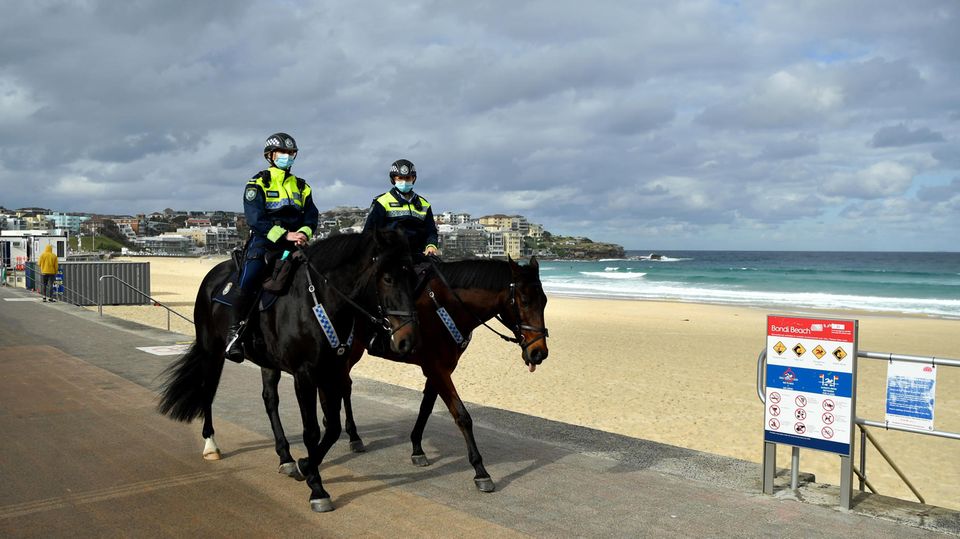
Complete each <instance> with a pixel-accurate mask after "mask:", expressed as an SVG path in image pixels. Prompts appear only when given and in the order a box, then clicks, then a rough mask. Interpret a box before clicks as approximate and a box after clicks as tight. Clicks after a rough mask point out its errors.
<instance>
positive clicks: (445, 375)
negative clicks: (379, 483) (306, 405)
mask: <svg viewBox="0 0 960 539" xmlns="http://www.w3.org/2000/svg"><path fill="white" fill-rule="evenodd" d="M435 269H436V271H434V272H433V273H432V276H431V277H430V278H429V280H428V282H427V283H426V286H425V287H424V289H423V291H422V293H421V294H420V295H419V296H418V298H417V302H416V304H417V319H418V321H419V323H420V335H421V341H420V344H419V345H418V346H417V348H415V349H414V350H413V352H411V353H409V354H397V353H396V352H394V353H392V354H390V353H387V354H384V355H383V357H385V358H387V359H390V360H391V361H399V362H403V363H410V364H413V365H419V366H420V368H421V370H422V371H423V374H424V376H426V378H427V381H426V384H425V385H424V388H423V400H422V401H421V403H420V413H419V415H418V416H417V421H416V423H415V424H414V427H413V431H412V432H411V433H410V441H411V442H412V444H413V453H412V455H411V460H412V461H413V463H414V464H415V465H417V466H428V465H429V461H428V460H427V457H426V455H425V454H424V452H423V447H422V446H421V441H422V439H423V431H424V428H425V427H426V424H427V419H429V417H430V414H431V412H432V411H433V405H434V403H435V402H436V400H437V396H438V395H439V396H440V398H441V399H443V402H444V403H445V404H446V405H447V409H448V410H449V411H450V415H452V416H453V420H454V422H455V423H456V425H457V427H459V428H460V432H461V433H462V434H463V438H464V440H465V441H466V444H467V457H468V459H469V461H470V464H471V465H472V466H473V469H474V471H475V472H476V474H475V476H474V483H475V484H476V486H477V488H478V489H480V490H481V491H484V492H492V491H493V490H494V489H495V486H494V482H493V480H492V479H491V478H490V474H488V473H487V470H486V469H485V468H484V466H483V457H481V455H480V450H479V449H478V448H477V442H476V439H475V438H474V435H473V421H472V419H471V418H470V414H469V412H467V409H466V407H465V406H464V405H463V401H462V400H460V396H459V395H458V394H457V388H456V387H454V384H453V380H452V379H451V376H452V374H453V371H454V369H456V368H457V362H458V361H459V359H460V356H461V355H462V354H463V352H464V351H465V350H466V348H467V345H468V344H469V342H470V341H469V339H470V334H471V332H472V331H473V330H474V329H476V328H477V327H479V326H480V325H481V324H482V325H484V326H486V322H487V321H488V320H490V319H491V318H493V317H496V318H497V319H498V320H500V322H502V323H503V324H504V325H505V326H506V327H507V328H509V329H510V330H511V332H512V333H513V337H512V338H511V337H507V336H505V335H502V334H499V332H496V330H493V328H490V329H491V330H493V331H494V332H495V333H498V334H499V335H500V336H501V337H502V338H504V339H505V340H509V341H512V342H516V343H518V344H519V345H520V348H521V350H522V357H523V361H524V363H525V364H526V365H527V366H528V367H529V369H530V371H531V372H533V371H534V370H535V369H536V367H537V365H539V364H540V363H541V362H542V361H543V360H544V359H546V358H547V354H548V350H547V342H546V337H547V328H546V327H545V325H544V321H543V319H544V308H545V307H546V304H547V297H546V295H545V294H544V293H543V287H542V286H541V284H540V275H539V264H538V263H537V259H536V258H532V259H531V260H530V264H528V265H526V266H521V265H519V264H517V263H516V262H514V261H512V260H509V261H495V260H465V261H460V262H449V263H439V264H436V265H435ZM441 307H442V308H443V309H444V311H445V312H446V314H447V315H448V316H449V320H450V321H451V322H452V325H448V323H447V322H445V321H444V318H443V317H442V316H441V315H440V313H439V309H440V308H441ZM486 327H488V328H489V327H490V326H486ZM457 333H459V338H458V337H457V335H456V334H457ZM365 338H366V336H364V339H358V340H357V341H356V342H355V343H354V345H353V349H352V350H351V353H350V359H349V362H350V366H351V367H352V366H353V365H355V364H356V363H357V362H358V361H360V358H361V357H362V356H363V352H364V342H365ZM458 341H459V342H458ZM279 381H280V373H279V372H277V371H271V370H270V369H264V370H263V395H264V402H265V403H266V404H267V414H268V415H269V416H270V424H271V425H272V426H273V433H274V437H275V439H276V444H277V453H278V454H279V455H280V456H281V460H282V459H283V454H282V453H281V448H285V447H287V440H286V438H285V437H284V434H283V427H282V426H281V425H280V416H279V413H278V410H277V407H278V403H279V398H278V391H277V386H278V383H279ZM268 395H269V396H270V398H269V399H268ZM343 398H344V408H345V410H346V427H345V428H346V431H347V433H348V434H349V436H350V448H351V449H352V450H353V451H354V452H362V451H363V450H364V446H363V441H362V440H361V439H360V436H359V435H358V434H357V427H356V423H355V422H354V420H353V406H352V404H351V402H350V386H347V388H346V392H345V394H344V395H343ZM337 408H338V410H339V407H337ZM338 413H339V412H338ZM337 419H338V420H337V421H336V422H335V424H336V425H337V426H339V418H337ZM337 432H338V433H339V430H337Z"/></svg>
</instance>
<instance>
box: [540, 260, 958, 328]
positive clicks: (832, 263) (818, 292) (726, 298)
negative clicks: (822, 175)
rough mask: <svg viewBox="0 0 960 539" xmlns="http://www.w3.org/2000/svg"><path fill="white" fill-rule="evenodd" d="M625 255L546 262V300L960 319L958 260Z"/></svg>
mask: <svg viewBox="0 0 960 539" xmlns="http://www.w3.org/2000/svg"><path fill="white" fill-rule="evenodd" d="M651 254H654V255H658V256H659V258H658V257H657V256H653V257H651V256H650V255H651ZM627 255H628V256H627V258H617V259H603V260H599V261H590V262H585V261H570V260H543V261H541V263H540V277H541V280H542V281H543V287H544V290H546V292H547V294H548V295H563V296H582V297H597V298H622V299H654V300H668V301H685V302H695V303H717V304H730V305H745V306H755V307H769V308H771V309H774V308H780V309H789V310H791V311H792V310H801V311H803V310H807V309H842V310H848V309H852V310H866V311H874V312H879V313H890V314H896V313H905V314H919V315H927V316H933V317H940V318H958V319H960V253H917V252H913V253H894V252H849V253H848V252H801V251H656V252H655V253H651V252H650V251H627Z"/></svg>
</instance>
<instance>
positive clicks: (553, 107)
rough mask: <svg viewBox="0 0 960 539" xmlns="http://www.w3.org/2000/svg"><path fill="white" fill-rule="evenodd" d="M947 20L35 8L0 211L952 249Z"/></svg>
mask: <svg viewBox="0 0 960 539" xmlns="http://www.w3.org/2000/svg"><path fill="white" fill-rule="evenodd" d="M958 28H960V3H958V2H956V1H955V0H942V1H926V0H918V1H914V2H903V1H900V0H896V1H878V0H864V1H842V0H830V1H804V2H793V1H784V2H778V1H759V0H758V1H756V2H753V1H742V2H740V1H677V2H661V1H638V0H624V1H607V0H597V1H593V2H583V1H563V0H543V1H530V2H522V1H520V2H518V1H516V0H485V1H483V2H450V1H440V0H438V1H422V2H416V1H407V2H397V1H395V0H390V1H386V0H384V1H369V2H368V1H357V2H341V1H332V0H331V1H323V0H286V1H281V0H209V1H200V2H197V1H194V0H190V1H186V0H139V1H136V0H134V1H129V2H116V1H105V0H104V1H98V0H76V1H67V0H35V1H31V2H11V3H9V5H6V6H5V7H4V12H3V17H2V19H0V205H2V206H5V207H7V208H18V207H24V206H42V207H49V208H52V209H56V210H64V211H88V212H105V213H129V214H132V213H140V212H151V211H156V210H162V209H163V208H167V207H171V208H176V209H191V210H209V209H223V210H235V211H240V210H242V193H243V184H244V183H245V182H246V179H247V178H249V177H250V176H252V175H253V174H254V173H255V172H256V171H258V170H260V169H261V168H262V167H263V164H264V162H263V160H262V157H261V151H262V148H263V141H264V139H265V138H266V137H267V135H269V134H270V133H272V132H275V131H286V132H288V133H290V134H292V135H293V136H294V137H295V138H296V139H297V142H298V144H299V146H300V148H301V151H300V155H299V156H298V158H297V162H296V164H295V165H294V169H293V170H294V172H296V173H297V174H298V175H300V176H302V177H304V178H306V179H307V180H308V181H309V182H310V184H311V185H312V186H313V188H314V193H315V195H314V196H315V199H316V202H317V206H318V207H319V208H320V209H321V210H323V209H327V208H332V207H334V206H338V205H355V206H363V207H366V206H367V205H369V203H370V200H371V199H372V198H373V197H374V195H376V194H378V193H380V192H382V191H384V190H385V189H386V188H387V187H388V185H389V181H388V178H387V169H388V167H389V165H390V163H391V162H392V161H393V160H395V159H397V158H400V157H405V158H408V159H410V160H412V161H413V162H414V163H416V165H417V169H418V171H419V175H420V179H419V182H418V184H417V188H418V191H419V192H421V193H422V194H423V195H424V196H426V197H427V198H428V199H429V200H430V201H431V202H432V203H433V205H434V207H435V211H437V212H440V211H445V210H451V211H458V212H467V213H470V214H472V215H474V216H480V215H484V214H489V213H510V214H513V213H519V214H523V215H526V216H527V217H528V218H529V219H530V220H531V221H533V222H538V223H542V224H543V225H544V226H545V227H546V228H547V230H550V231H551V232H554V233H558V234H569V235H585V236H588V237H590V238H592V239H594V240H597V241H612V242H616V243H620V244H622V245H624V246H625V247H627V248H636V249H651V250H654V249H656V250H669V249H760V250H779V249H810V250H850V249H855V250H946V251H957V250H960V247H958V243H957V236H958V234H960V52H958V51H960V31H958Z"/></svg>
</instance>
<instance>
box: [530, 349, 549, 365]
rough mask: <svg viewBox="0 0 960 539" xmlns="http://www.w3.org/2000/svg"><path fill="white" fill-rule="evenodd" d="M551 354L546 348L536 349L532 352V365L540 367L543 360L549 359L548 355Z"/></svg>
mask: <svg viewBox="0 0 960 539" xmlns="http://www.w3.org/2000/svg"><path fill="white" fill-rule="evenodd" d="M548 353H549V352H548V351H547V349H546V348H535V349H534V350H531V351H530V363H533V364H534V365H539V364H541V363H543V360H545V359H547V354H548Z"/></svg>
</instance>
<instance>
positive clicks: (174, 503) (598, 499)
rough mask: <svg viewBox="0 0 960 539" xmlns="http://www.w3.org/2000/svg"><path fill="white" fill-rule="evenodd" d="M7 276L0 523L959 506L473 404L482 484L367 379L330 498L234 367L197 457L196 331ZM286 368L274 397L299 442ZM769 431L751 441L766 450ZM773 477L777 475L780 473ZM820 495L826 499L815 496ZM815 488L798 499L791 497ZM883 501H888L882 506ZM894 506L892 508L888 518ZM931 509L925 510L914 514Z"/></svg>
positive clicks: (784, 526) (686, 525) (338, 532)
mask: <svg viewBox="0 0 960 539" xmlns="http://www.w3.org/2000/svg"><path fill="white" fill-rule="evenodd" d="M36 298H37V297H36V296H35V295H32V294H28V293H26V292H24V291H22V290H11V289H9V288H0V432H2V433H3V434H2V438H0V537H44V538H46V537H71V538H77V537H130V536H136V537H172V536H176V537H180V536H185V535H188V534H189V535H191V536H197V537H300V536H312V537H356V536H364V537H397V536H404V537H514V536H518V537H519V536H535V537H804V538H807V537H898V538H901V537H904V538H906V537H927V536H938V535H941V534H942V533H951V534H955V533H957V532H958V530H960V516H958V513H957V512H953V511H947V510H942V509H938V508H932V507H929V506H922V505H917V504H906V503H897V502H894V501H892V500H889V499H885V498H882V497H879V496H867V495H859V496H857V497H856V498H855V501H856V504H857V505H856V507H855V509H854V511H852V512H843V511H840V510H839V509H836V508H834V507H831V505H835V504H836V499H837V498H836V489H832V490H831V488H829V487H825V486H823V485H815V484H812V485H808V486H806V487H804V489H801V492H800V494H799V495H794V494H793V493H791V492H789V491H788V490H787V489H784V488H781V489H780V490H779V492H778V493H777V495H775V496H764V495H762V494H760V493H759V492H758V491H759V477H760V470H759V465H757V464H754V463H748V462H744V461H739V460H734V459H729V458H725V457H719V456H715V455H709V454H705V453H700V452H696V451H690V450H686V449H682V448H678V447H673V446H667V445H663V444H657V443H653V442H648V441H644V440H639V439H634V438H627V437H624V436H618V435H613V434H609V433H604V432H600V431H595V430H591V429H586V428H582V427H576V426H572V425H566V424H561V423H556V422H551V421H546V420H543V419H539V418H535V417H530V416H524V415H521V414H515V413H512V412H508V411H503V410H496V409H492V408H485V407H482V406H469V408H470V410H471V413H472V415H473V417H474V423H475V429H476V432H477V438H478V440H479V443H480V447H481V450H482V451H483V453H484V457H485V463H486V465H487V469H488V470H489V471H490V473H491V475H492V476H493V477H494V480H495V481H496V482H497V491H496V492H494V493H490V494H485V493H481V492H478V491H477V490H476V488H475V487H474V485H473V480H472V477H473V474H472V469H471V468H470V467H469V465H468V463H467V462H466V456H465V449H464V444H463V440H462V438H461V437H460V433H459V431H458V430H457V429H456V428H455V427H454V426H453V423H452V421H451V420H450V418H449V415H448V414H447V413H446V411H445V410H440V409H439V408H438V410H437V412H436V413H435V416H434V418H433V419H432V420H431V422H430V425H429V426H428V428H427V433H426V437H425V440H424V449H425V450H426V452H427V455H428V457H430V458H431V460H432V462H433V464H432V465H431V466H430V467H427V468H417V467H414V466H413V465H412V464H411V463H410V460H409V453H410V448H409V441H408V433H409V429H410V427H411V426H412V424H413V421H414V419H415V417H416V413H417V409H418V407H419V393H418V392H415V391H410V390H406V389H403V388H398V387H395V386H390V385H386V384H382V383H379V382H375V381H371V380H363V379H361V380H357V381H356V383H355V385H354V403H355V405H356V406H355V409H356V413H357V416H358V420H359V421H360V422H361V434H362V435H363V436H364V440H365V442H366V443H367V446H368V452H367V453H364V454H353V453H350V452H349V449H348V447H347V444H346V443H345V441H341V442H340V443H338V444H337V445H335V446H334V448H333V449H332V450H331V452H330V454H329V455H328V458H327V461H326V462H325V463H324V465H323V468H322V473H323V478H324V484H325V486H326V487H327V490H329V491H330V493H331V495H332V496H333V502H334V504H335V506H336V508H337V509H336V511H334V512H332V513H326V514H317V513H313V512H311V511H310V509H309V505H308V503H307V498H308V495H309V491H308V489H307V488H306V486H305V485H304V484H303V483H297V482H295V481H293V480H292V479H289V478H287V477H285V476H282V475H280V474H278V473H276V465H277V457H276V455H275V453H274V451H273V441H272V436H271V435H270V430H269V424H268V422H267V420H266V417H265V415H264V413H263V404H262V401H261V399H260V375H259V373H258V370H257V369H256V368H254V367H253V366H252V365H250V364H249V363H245V364H242V365H234V364H228V365H226V366H225V368H224V376H223V379H222V381H221V385H220V390H219V393H218V395H217V400H216V402H215V408H214V410H215V411H214V413H215V414H217V415H216V416H215V419H216V428H217V441H218V442H219V444H220V446H221V447H222V448H223V449H224V458H223V460H220V461H216V462H208V461H204V460H203V459H201V458H200V452H201V448H202V440H201V439H200V426H199V424H191V425H184V424H180V423H175V422H173V421H170V420H168V419H166V418H165V417H162V416H160V415H159V414H158V413H157V412H156V411H155V409H154V407H155V404H156V389H157V386H158V379H157V376H158V374H159V373H160V371H161V370H162V369H163V368H164V367H165V366H167V365H168V364H169V363H170V361H171V360H172V359H173V358H174V357H175V356H160V355H153V354H150V353H147V352H144V351H141V350H139V349H138V348H139V347H157V346H168V345H176V344H178V343H185V342H188V341H189V340H191V337H187V336H184V335H180V334H175V333H167V332H163V331H159V330H153V329H148V328H144V327H143V326H139V325H136V324H132V323H129V322H125V321H122V320H117V319H111V318H109V317H104V318H99V317H98V316H97V315H96V313H95V312H90V311H85V310H83V309H80V308H78V307H74V306H71V305H64V304H60V303H57V304H44V303H40V302H39V301H38V300H37V299H36ZM292 385H293V384H292V382H291V380H290V379H289V378H288V377H285V378H284V380H283V381H282V383H281V391H282V394H281V409H282V414H283V420H284V423H285V425H286V426H287V431H288V433H289V434H290V435H291V436H290V438H291V442H296V443H295V447H294V451H295V454H296V455H298V456H303V455H304V454H305V451H304V449H303V446H302V443H300V441H301V438H300V435H299V434H300V433H299V428H300V422H299V415H298V412H297V410H296V404H295V403H296V399H295V398H294V395H293V390H292ZM759 447H760V443H759V442H758V451H759ZM781 481H782V479H781ZM816 496H821V497H822V498H824V499H825V500H826V501H822V502H819V503H811V500H814V499H815V498H816ZM800 499H805V500H806V501H799V500H800ZM872 515H882V517H877V516H872ZM897 521H899V522H897ZM920 526H922V527H920Z"/></svg>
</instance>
